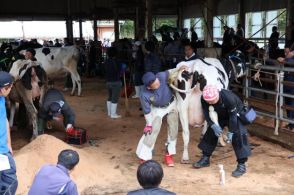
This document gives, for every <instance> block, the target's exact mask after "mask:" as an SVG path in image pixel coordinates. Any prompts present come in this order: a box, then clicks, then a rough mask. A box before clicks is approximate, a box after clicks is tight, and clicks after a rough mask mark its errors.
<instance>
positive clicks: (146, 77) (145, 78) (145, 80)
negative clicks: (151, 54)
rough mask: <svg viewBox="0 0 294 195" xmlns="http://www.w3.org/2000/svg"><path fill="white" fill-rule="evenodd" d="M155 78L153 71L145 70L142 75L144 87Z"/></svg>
mask: <svg viewBox="0 0 294 195" xmlns="http://www.w3.org/2000/svg"><path fill="white" fill-rule="evenodd" d="M155 79H156V76H155V74H154V73H153V72H146V73H145V74H144V75H143V77H142V81H143V83H144V85H145V86H146V87H148V86H149V85H150V84H152V83H153V82H154V81H155Z"/></svg>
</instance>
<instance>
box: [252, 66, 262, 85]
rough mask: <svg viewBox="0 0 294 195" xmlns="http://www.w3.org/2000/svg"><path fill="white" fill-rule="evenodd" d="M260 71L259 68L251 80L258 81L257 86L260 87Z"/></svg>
mask: <svg viewBox="0 0 294 195" xmlns="http://www.w3.org/2000/svg"><path fill="white" fill-rule="evenodd" d="M260 70H261V68H260V69H258V71H257V72H256V73H255V74H254V76H253V77H252V78H253V80H255V81H258V82H259V85H260V86H261V87H262V83H261V80H260Z"/></svg>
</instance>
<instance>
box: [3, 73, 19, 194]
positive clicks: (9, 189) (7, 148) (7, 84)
mask: <svg viewBox="0 0 294 195" xmlns="http://www.w3.org/2000/svg"><path fill="white" fill-rule="evenodd" d="M12 86H13V77H12V75H10V74H9V73H7V72H3V71H0V156H1V159H6V162H8V163H9V167H6V168H5V169H3V170H2V169H0V194H15V192H16V189H17V185H18V181H17V177H16V165H15V162H14V159H13V157H12V155H13V150H12V147H11V137H10V127H9V123H8V120H7V116H6V108H5V97H7V96H8V95H9V93H10V91H11V88H12ZM1 163H3V161H2V162H1Z"/></svg>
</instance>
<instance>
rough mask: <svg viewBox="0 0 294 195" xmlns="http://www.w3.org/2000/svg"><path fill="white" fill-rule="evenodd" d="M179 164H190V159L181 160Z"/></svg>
mask: <svg viewBox="0 0 294 195" xmlns="http://www.w3.org/2000/svg"><path fill="white" fill-rule="evenodd" d="M181 164H190V161H189V160H183V159H182V160H181Z"/></svg>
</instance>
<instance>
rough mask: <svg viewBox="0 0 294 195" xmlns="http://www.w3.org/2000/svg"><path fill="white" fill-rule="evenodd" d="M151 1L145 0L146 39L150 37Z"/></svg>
mask: <svg viewBox="0 0 294 195" xmlns="http://www.w3.org/2000/svg"><path fill="white" fill-rule="evenodd" d="M152 12H153V11H152V0H146V29H147V38H149V37H151V36H152V17H153V13H152Z"/></svg>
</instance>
